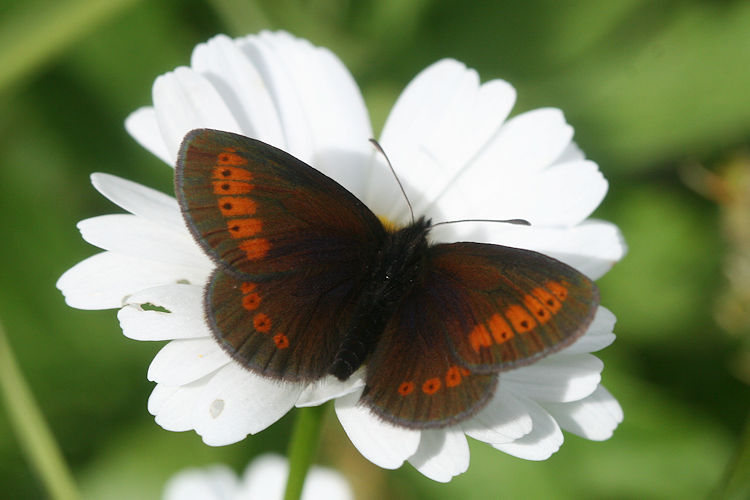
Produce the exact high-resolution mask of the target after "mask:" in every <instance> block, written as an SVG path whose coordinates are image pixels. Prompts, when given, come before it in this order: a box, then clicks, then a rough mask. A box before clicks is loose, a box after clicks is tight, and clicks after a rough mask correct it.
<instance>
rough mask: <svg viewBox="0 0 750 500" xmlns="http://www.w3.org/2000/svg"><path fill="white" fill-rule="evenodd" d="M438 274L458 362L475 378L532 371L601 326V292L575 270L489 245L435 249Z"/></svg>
mask: <svg viewBox="0 0 750 500" xmlns="http://www.w3.org/2000/svg"><path fill="white" fill-rule="evenodd" d="M429 261H430V269H431V272H432V273H436V274H438V275H439V276H440V281H441V282H442V281H445V282H446V283H447V284H446V286H444V287H442V288H441V290H442V293H441V301H442V308H443V311H444V313H443V314H445V315H446V316H449V315H450V316H452V317H455V318H460V322H461V324H460V325H458V324H456V327H455V328H448V329H447V333H448V337H449V344H450V347H451V351H452V352H453V353H454V355H455V356H456V357H457V358H458V359H460V360H461V362H462V363H463V364H464V366H466V367H467V368H468V369H470V370H471V371H472V372H480V373H490V372H500V371H504V370H508V369H511V368H516V367H519V366H524V365H527V364H530V363H532V362H534V361H536V360H538V359H540V358H542V357H544V356H547V355H549V354H551V353H553V352H556V351H558V350H560V349H562V348H563V347H565V346H567V345H570V344H571V343H573V341H575V340H576V339H577V338H578V337H579V336H581V335H582V334H583V333H584V332H585V331H586V329H587V328H588V326H589V324H590V323H591V321H592V320H593V317H594V313H595V312H596V309H597V307H598V305H599V292H598V289H597V287H596V285H595V284H594V283H593V282H592V281H591V280H590V279H588V278H587V277H586V276H584V275H583V274H581V273H580V272H578V271H576V270H575V269H573V268H572V267H570V266H568V265H566V264H563V263H562V262H560V261H558V260H555V259H553V258H551V257H547V256H545V255H542V254H540V253H537V252H532V251H529V250H522V249H518V248H509V247H504V246H500V245H488V244H482V243H468V242H463V243H452V244H443V245H436V246H434V247H431V248H430V256H429Z"/></svg>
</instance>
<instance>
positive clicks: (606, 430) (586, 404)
mask: <svg viewBox="0 0 750 500" xmlns="http://www.w3.org/2000/svg"><path fill="white" fill-rule="evenodd" d="M544 406H545V408H547V410H548V411H549V412H550V413H551V414H552V416H553V417H555V419H556V420H557V422H558V423H559V424H560V427H562V428H563V429H565V430H566V431H568V432H572V433H573V434H577V435H579V436H581V437H584V438H586V439H591V440H594V441H604V440H605V439H609V438H610V437H612V433H613V432H614V430H615V429H616V428H617V426H618V425H619V424H620V422H622V419H623V413H622V408H621V407H620V404H619V403H618V402H617V400H616V399H615V398H614V397H613V396H612V395H611V394H610V393H609V391H607V389H605V388H604V387H602V386H599V387H598V388H597V389H596V391H594V392H593V393H592V394H591V395H590V396H588V397H587V398H584V399H582V400H580V401H574V402H572V403H545V405H544Z"/></svg>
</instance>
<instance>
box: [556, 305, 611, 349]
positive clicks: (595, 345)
mask: <svg viewBox="0 0 750 500" xmlns="http://www.w3.org/2000/svg"><path fill="white" fill-rule="evenodd" d="M616 320H617V318H615V315H614V314H612V313H611V312H610V311H609V309H607V308H606V307H603V306H599V307H598V308H597V310H596V315H595V316H594V321H592V322H591V326H589V329H588V330H587V331H586V333H585V334H583V335H582V336H581V338H579V339H578V340H576V341H575V342H574V343H573V344H572V345H570V346H569V347H566V348H565V349H563V350H562V351H560V353H561V354H563V353H564V354H581V353H586V352H596V351H599V350H601V349H604V348H605V347H607V346H608V345H610V344H611V343H612V342H614V341H615V334H614V333H612V332H613V330H614V327H615V321H616Z"/></svg>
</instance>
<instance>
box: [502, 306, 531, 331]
mask: <svg viewBox="0 0 750 500" xmlns="http://www.w3.org/2000/svg"><path fill="white" fill-rule="evenodd" d="M505 317H506V318H508V320H509V321H510V324H511V325H513V329H514V330H515V331H517V332H518V333H524V332H528V331H529V330H533V329H534V327H535V326H536V321H535V320H534V318H533V317H532V316H531V314H529V311H527V310H526V309H524V308H523V307H521V306H519V305H515V306H510V307H509V308H507V309H506V310H505Z"/></svg>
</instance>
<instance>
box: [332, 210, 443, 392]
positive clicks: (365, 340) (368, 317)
mask: <svg viewBox="0 0 750 500" xmlns="http://www.w3.org/2000/svg"><path fill="white" fill-rule="evenodd" d="M429 229H430V221H428V220H425V219H424V218H420V219H419V220H417V221H416V222H414V223H413V224H410V225H409V226H406V227H404V228H403V229H400V230H398V231H395V232H393V233H389V234H388V236H387V237H386V239H385V241H384V243H383V246H382V248H381V249H380V250H379V251H378V256H377V258H376V260H375V262H374V263H373V264H372V266H371V269H370V270H369V273H368V278H367V280H366V283H367V285H366V287H365V289H364V290H363V292H362V295H361V296H360V299H359V302H358V304H357V312H356V313H355V314H354V316H353V318H352V322H351V325H350V326H349V327H348V329H347V332H346V334H345V336H344V339H343V341H342V342H341V346H340V347H339V349H338V351H337V353H336V356H335V358H334V361H333V364H332V365H331V369H330V373H331V374H333V375H335V376H336V377H337V378H338V379H340V380H346V379H347V378H349V376H351V374H352V373H354V372H355V371H356V370H357V368H359V367H360V366H361V365H362V363H364V362H365V360H366V359H367V356H368V355H369V354H370V353H371V352H372V350H373V349H374V348H375V345H376V344H377V342H378V339H379V338H380V335H381V334H382V333H383V330H385V327H386V325H387V323H388V320H389V319H390V318H391V316H392V315H393V313H394V311H395V310H396V308H397V307H398V305H399V303H400V302H401V301H402V300H403V299H404V297H405V296H406V295H408V293H409V291H410V290H411V289H412V288H413V286H414V284H415V283H416V282H417V281H418V280H419V279H420V277H421V274H422V270H423V261H424V259H425V256H426V252H427V247H428V244H427V233H428V232H429Z"/></svg>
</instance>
